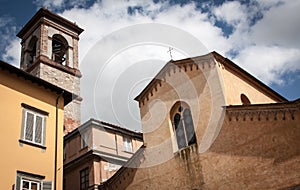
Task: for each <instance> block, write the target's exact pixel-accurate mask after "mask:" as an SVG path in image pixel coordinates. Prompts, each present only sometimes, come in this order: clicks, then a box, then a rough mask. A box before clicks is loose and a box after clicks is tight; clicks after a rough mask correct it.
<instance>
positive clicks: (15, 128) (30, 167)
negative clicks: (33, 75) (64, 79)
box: [0, 70, 64, 189]
mask: <svg viewBox="0 0 300 190" xmlns="http://www.w3.org/2000/svg"><path fill="white" fill-rule="evenodd" d="M56 97H57V95H56V94H55V93H54V92H51V91H49V90H46V89H45V88H43V87H40V86H37V85H36V84H33V83H32V82H30V81H28V80H24V79H23V78H20V77H17V76H16V75H14V74H9V73H8V72H6V71H2V70H0V105H1V106H0V124H1V129H0V130H1V133H0V136H1V138H0V149H1V155H2V156H1V162H0V168H1V169H2V172H1V173H0V178H1V183H0V189H13V186H14V184H15V180H16V174H17V171H23V172H28V173H32V174H37V175H41V176H45V180H51V181H52V182H53V181H54V157H55V156H54V155H55V154H54V151H55V126H56V125H55V124H56V108H55V104H56ZM22 103H25V104H28V105H30V106H32V107H35V108H38V109H40V110H43V111H46V112H48V113H49V115H48V116H47V117H46V143H45V146H46V149H42V148H38V147H35V146H31V145H28V144H23V145H22V144H21V143H19V139H20V137H21V125H22V109H23V108H22V106H21V104H22ZM63 114H64V113H63V100H62V98H61V99H60V102H59V111H58V115H59V116H58V117H59V122H58V126H59V127H58V129H59V130H58V159H57V161H58V162H57V169H58V172H57V189H62V174H63V171H62V169H63V163H62V161H63V160H62V152H63V150H62V149H63V117H64V116H63Z"/></svg>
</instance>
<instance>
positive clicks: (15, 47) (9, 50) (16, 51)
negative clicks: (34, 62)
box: [2, 39, 21, 67]
mask: <svg viewBox="0 0 300 190" xmlns="http://www.w3.org/2000/svg"><path fill="white" fill-rule="evenodd" d="M20 58H21V45H20V40H19V39H11V42H10V44H9V45H8V46H7V47H6V48H5V50H4V54H2V59H3V60H4V61H6V62H7V63H10V64H12V65H14V66H16V67H19V66H20Z"/></svg>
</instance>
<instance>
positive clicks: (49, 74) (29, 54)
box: [17, 8, 83, 134]
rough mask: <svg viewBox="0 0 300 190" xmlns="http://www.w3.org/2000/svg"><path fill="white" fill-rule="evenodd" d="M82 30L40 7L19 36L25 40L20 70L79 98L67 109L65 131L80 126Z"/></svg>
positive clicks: (22, 42)
mask: <svg viewBox="0 0 300 190" xmlns="http://www.w3.org/2000/svg"><path fill="white" fill-rule="evenodd" d="M82 32H83V29H81V28H80V27H78V26H77V25H76V24H75V23H73V22H70V21H68V20H66V19H65V18H63V17H61V16H58V15H57V14H54V13H52V12H50V11H49V10H47V9H45V8H41V9H40V10H39V11H38V12H37V13H36V14H35V15H34V16H33V17H32V18H31V20H30V21H29V22H28V23H27V24H26V25H25V26H24V27H23V28H22V29H21V31H20V32H19V33H18V34H17V36H18V37H19V38H21V39H22V41H21V45H22V50H21V63H20V66H21V69H22V70H24V71H26V72H28V73H31V74H32V75H35V76H37V77H39V78H41V79H43V80H46V81H48V82H50V83H52V84H54V85H56V86H59V87H61V88H63V89H66V90H67V91H69V92H72V93H74V94H76V95H78V97H79V98H77V99H75V100H73V101H72V102H71V103H70V104H68V105H67V106H66V107H65V117H64V132H65V134H66V133H68V132H71V131H72V130H74V129H75V128H77V127H78V126H79V125H80V104H81V101H82V99H81V98H80V78H81V73H80V71H79V68H78V40H79V35H80V34H81V33H82Z"/></svg>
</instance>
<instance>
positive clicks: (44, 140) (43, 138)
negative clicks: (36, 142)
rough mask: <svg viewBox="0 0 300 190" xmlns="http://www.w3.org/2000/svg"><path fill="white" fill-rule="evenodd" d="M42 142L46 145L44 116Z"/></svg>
mask: <svg viewBox="0 0 300 190" xmlns="http://www.w3.org/2000/svg"><path fill="white" fill-rule="evenodd" d="M42 135H43V137H42V140H43V141H42V144H43V145H44V146H45V145H46V117H43V133H42Z"/></svg>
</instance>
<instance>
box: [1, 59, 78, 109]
mask: <svg viewBox="0 0 300 190" xmlns="http://www.w3.org/2000/svg"><path fill="white" fill-rule="evenodd" d="M0 70H3V71H8V72H9V73H10V74H15V75H16V76H17V77H18V78H20V79H21V80H25V81H29V82H31V83H32V84H36V85H38V86H42V87H44V89H46V90H47V89H49V90H50V91H51V92H54V93H56V94H57V95H59V94H62V97H63V98H64V105H67V104H68V103H70V102H71V101H72V100H74V99H76V98H77V95H75V94H73V93H71V92H69V91H66V90H65V89H62V88H60V87H58V86H55V85H53V84H51V83H49V82H47V81H45V80H43V79H41V78H38V77H36V76H33V75H31V74H29V73H27V72H25V71H23V70H21V69H19V68H17V67H14V66H13V65H10V64H8V63H6V62H4V61H1V60H0Z"/></svg>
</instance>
